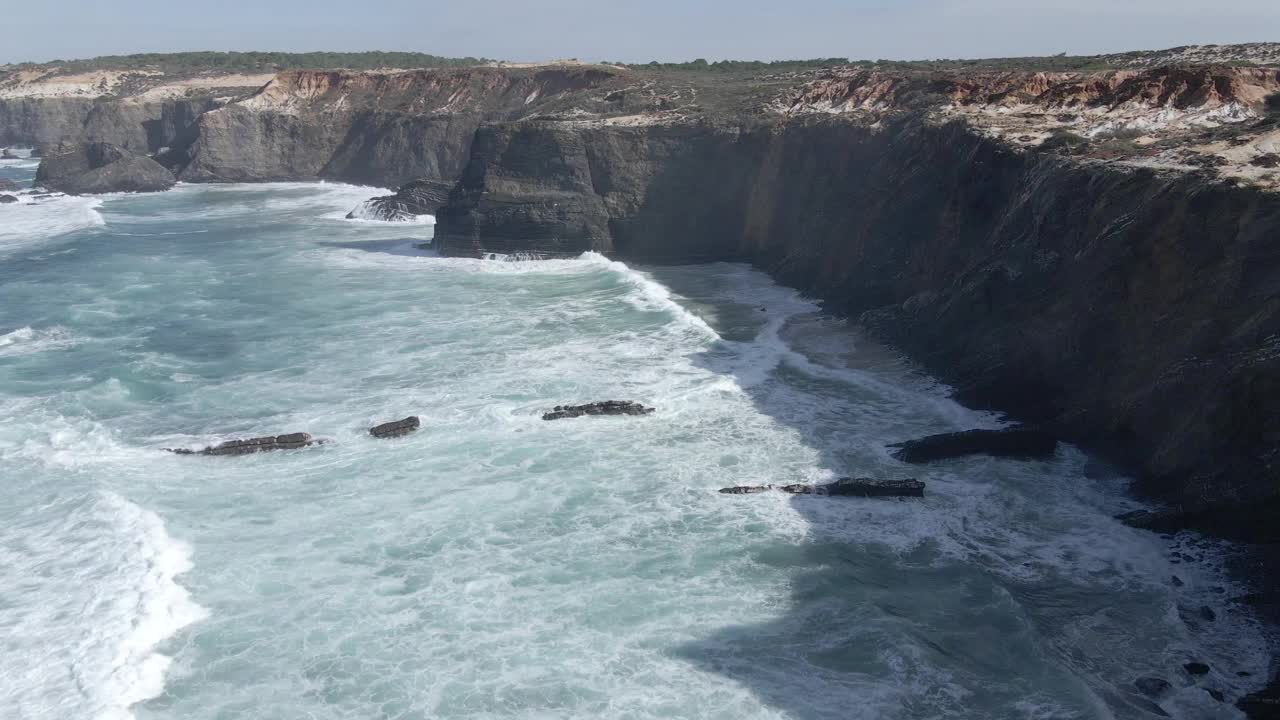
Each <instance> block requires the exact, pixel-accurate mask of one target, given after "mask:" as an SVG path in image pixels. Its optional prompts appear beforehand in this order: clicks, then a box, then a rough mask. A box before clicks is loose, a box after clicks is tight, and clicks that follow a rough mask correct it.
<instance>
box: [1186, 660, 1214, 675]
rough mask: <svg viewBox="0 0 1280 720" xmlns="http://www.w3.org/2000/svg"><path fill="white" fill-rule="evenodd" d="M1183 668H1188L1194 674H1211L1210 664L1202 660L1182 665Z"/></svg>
mask: <svg viewBox="0 0 1280 720" xmlns="http://www.w3.org/2000/svg"><path fill="white" fill-rule="evenodd" d="M1182 669H1183V670H1186V671H1187V672H1188V673H1190V674H1192V675H1208V674H1209V666H1208V665H1206V664H1205V663H1202V662H1189V663H1186V664H1184V665H1183V666H1182Z"/></svg>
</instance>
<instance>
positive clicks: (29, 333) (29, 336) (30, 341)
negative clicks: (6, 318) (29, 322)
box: [0, 326, 76, 357]
mask: <svg viewBox="0 0 1280 720" xmlns="http://www.w3.org/2000/svg"><path fill="white" fill-rule="evenodd" d="M75 345H76V339H75V338H74V337H73V336H72V335H71V333H70V332H69V331H68V330H67V329H66V328H63V327H58V326H54V327H50V328H44V329H41V330H33V329H32V328H31V327H30V326H27V327H20V328H18V329H17V330H13V331H11V332H7V333H5V334H3V335H0V357H11V356H15V355H30V354H32V353H38V352H45V351H47V350H61V349H64V348H69V347H73V346H75Z"/></svg>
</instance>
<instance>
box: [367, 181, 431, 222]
mask: <svg viewBox="0 0 1280 720" xmlns="http://www.w3.org/2000/svg"><path fill="white" fill-rule="evenodd" d="M452 187H453V185H452V183H447V182H441V181H439V180H414V181H413V182H410V183H405V184H404V185H401V186H400V188H399V189H398V190H396V192H395V194H394V195H383V196H381V197H376V198H372V199H370V200H365V201H364V202H363V203H361V204H360V206H359V207H357V208H356V209H355V210H352V211H351V212H349V213H347V219H348V220H357V219H359V220H382V221H384V222H416V221H417V220H418V218H420V217H422V216H424V215H431V214H433V213H435V211H436V210H437V209H439V208H440V206H442V205H444V204H445V202H446V201H447V200H448V199H449V191H450V190H451V189H452Z"/></svg>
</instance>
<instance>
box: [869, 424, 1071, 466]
mask: <svg viewBox="0 0 1280 720" xmlns="http://www.w3.org/2000/svg"><path fill="white" fill-rule="evenodd" d="M889 447H891V448H898V449H897V450H896V451H895V452H894V453H893V456H894V457H895V458H897V459H899V460H902V461H903V462H909V463H927V462H933V461H935V460H948V459H951V458H957V457H964V456H966V455H995V456H997V457H1021V458H1039V457H1049V456H1051V455H1053V453H1054V451H1056V450H1057V449H1058V440H1057V439H1056V438H1054V437H1053V436H1051V435H1048V434H1046V433H1043V432H1040V431H1039V430H1031V429H1027V428H1008V429H1005V430H965V431H963V432H954V433H943V434H941V435H929V436H928V437H922V438H919V439H917V440H907V441H906V442H900V443H894V444H892V445H889Z"/></svg>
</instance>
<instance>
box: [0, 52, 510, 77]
mask: <svg viewBox="0 0 1280 720" xmlns="http://www.w3.org/2000/svg"><path fill="white" fill-rule="evenodd" d="M485 62H488V60H486V59H485V58H473V57H465V58H451V57H441V56H439V55H429V54H427V53H416V52H306V53H285V52H211V51H207V52H179V53H140V54H137V55H103V56H100V57H94V58H88V59H83V60H53V61H51V62H47V63H21V64H19V65H17V66H16V67H18V68H21V69H36V68H42V67H43V68H52V67H54V66H56V67H57V68H58V71H59V72H60V73H68V74H70V73H81V72H89V71H93V70H158V71H160V72H163V73H165V74H167V75H182V74H190V73H196V72H210V71H212V72H245V73H264V72H277V71H280V70H330V69H338V68H343V69H350V70H376V69H379V68H405V69H416V68H439V67H467V66H472V65H480V64H482V63H485Z"/></svg>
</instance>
